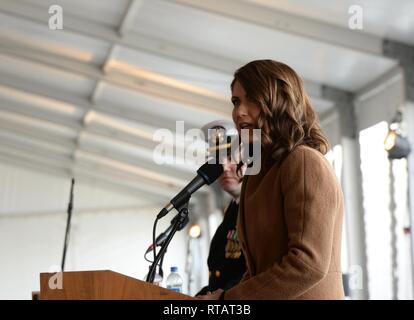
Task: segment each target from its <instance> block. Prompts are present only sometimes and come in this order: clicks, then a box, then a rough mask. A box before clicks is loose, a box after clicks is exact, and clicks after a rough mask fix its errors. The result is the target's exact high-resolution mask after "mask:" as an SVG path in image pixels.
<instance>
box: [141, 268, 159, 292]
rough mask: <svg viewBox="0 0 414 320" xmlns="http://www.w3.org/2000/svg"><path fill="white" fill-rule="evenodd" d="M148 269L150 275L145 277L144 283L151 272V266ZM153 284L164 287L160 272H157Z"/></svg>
mask: <svg viewBox="0 0 414 320" xmlns="http://www.w3.org/2000/svg"><path fill="white" fill-rule="evenodd" d="M148 269H149V270H148V273H147V274H146V275H145V278H144V281H146V280H147V277H148V274H149V271H150V270H151V266H149V267H148ZM152 284H154V285H156V286H160V287H161V285H162V277H161V275H160V274H159V273H158V272H155V277H154V282H153V283H152Z"/></svg>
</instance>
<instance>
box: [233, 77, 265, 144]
mask: <svg viewBox="0 0 414 320" xmlns="http://www.w3.org/2000/svg"><path fill="white" fill-rule="evenodd" d="M231 102H232V103H233V107H234V108H233V114H232V115H233V121H234V123H235V125H236V128H237V130H238V131H239V134H241V130H242V129H247V130H249V142H250V143H251V142H252V139H253V131H252V130H253V129H258V125H257V121H258V119H259V115H260V106H259V105H258V104H257V103H256V102H254V101H252V100H251V99H249V98H248V97H247V96H246V91H245V90H244V88H243V87H242V85H241V84H240V82H239V81H237V80H236V81H235V82H234V85H233V91H232V98H231Z"/></svg>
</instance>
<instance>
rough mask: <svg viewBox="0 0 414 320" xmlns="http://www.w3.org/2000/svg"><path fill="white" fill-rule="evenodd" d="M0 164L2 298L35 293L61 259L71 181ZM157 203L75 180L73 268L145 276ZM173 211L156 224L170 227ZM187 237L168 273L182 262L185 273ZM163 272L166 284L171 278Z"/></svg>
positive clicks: (171, 253)
mask: <svg viewBox="0 0 414 320" xmlns="http://www.w3.org/2000/svg"><path fill="white" fill-rule="evenodd" d="M68 180H69V179H66V178H63V177H62V178H60V177H52V176H49V175H45V174H41V173H36V172H32V171H29V170H24V169H21V168H17V167H13V166H11V165H5V164H0V181H1V183H0V199H1V201H0V208H1V211H0V299H31V292H32V291H36V290H39V287H40V285H39V273H40V272H47V271H49V270H50V268H52V267H53V266H60V263H61V259H62V250H63V241H64V232H65V226H66V208H67V202H68V199H69V188H70V181H68ZM159 209H160V207H159V205H158V204H149V203H143V202H142V201H138V200H137V199H136V197H132V196H128V195H123V194H120V193H117V192H116V191H111V190H104V189H100V188H98V187H97V186H93V185H87V184H82V183H81V184H76V185H75V195H74V210H73V216H72V231H71V238H70V244H69V248H68V252H67V257H66V270H67V271H72V270H73V271H75V270H76V271H78V270H108V269H109V270H113V271H117V272H120V273H123V274H125V275H128V276H132V277H135V278H139V279H142V278H143V277H144V276H145V274H146V273H147V271H148V265H149V263H148V262H146V261H145V260H144V258H143V254H144V252H145V250H146V248H147V247H148V245H149V244H150V242H151V241H152V240H151V239H152V238H151V237H152V225H153V220H154V217H155V215H156V213H157V212H158V211H159ZM170 218H172V217H170V216H167V217H166V218H164V219H163V220H162V221H161V222H160V223H159V224H158V227H157V230H158V232H161V231H163V230H164V229H165V228H166V227H167V225H168V224H169V221H170V220H171V219H170ZM186 247H187V239H186V233H185V230H183V231H181V232H179V233H177V234H176V236H175V237H174V239H173V240H172V242H171V244H170V247H169V249H168V252H167V255H166V258H165V261H164V273H165V274H166V275H167V274H168V273H169V270H168V269H169V267H170V266H171V265H177V266H178V268H179V270H180V273H181V275H182V276H183V278H184V286H183V288H184V290H186V288H187V277H186V275H185V272H184V267H185V260H186V257H185V255H186ZM166 275H165V277H164V284H165V278H166Z"/></svg>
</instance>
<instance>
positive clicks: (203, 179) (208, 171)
mask: <svg viewBox="0 0 414 320" xmlns="http://www.w3.org/2000/svg"><path fill="white" fill-rule="evenodd" d="M222 174H223V166H222V165H221V164H219V163H208V162H206V163H205V164H203V165H202V166H201V167H200V168H199V169H198V170H197V176H196V177H195V178H194V179H193V180H192V181H191V182H190V183H189V184H187V185H186V186H185V187H184V189H183V190H181V191H180V192H179V193H178V194H177V195H176V196H175V197H174V198H173V199H172V200H171V201H170V202H169V203H168V204H167V205H166V206H165V207H164V208H163V209H162V210H161V211H160V213H159V214H158V215H157V219H161V218H162V217H164V216H165V215H166V214H167V213H168V212H170V211H171V210H172V209H173V208H175V209H176V210H180V208H181V207H182V206H183V205H184V204H186V203H187V202H188V200H189V199H190V197H191V195H192V194H193V193H194V192H196V191H197V190H198V189H200V188H201V187H202V186H203V185H205V184H211V183H213V182H214V181H216V180H217V178H218V177H220V176H221V175H222Z"/></svg>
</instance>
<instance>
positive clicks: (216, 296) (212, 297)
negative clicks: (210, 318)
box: [197, 289, 224, 300]
mask: <svg viewBox="0 0 414 320" xmlns="http://www.w3.org/2000/svg"><path fill="white" fill-rule="evenodd" d="M223 292H224V290H223V289H217V290H216V291H214V292H210V291H208V292H207V294H206V295H203V296H197V298H198V299H200V300H219V299H220V296H221V294H222V293H223Z"/></svg>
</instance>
